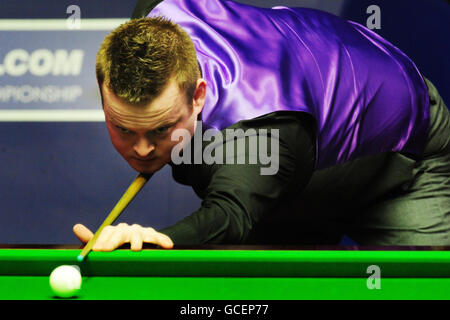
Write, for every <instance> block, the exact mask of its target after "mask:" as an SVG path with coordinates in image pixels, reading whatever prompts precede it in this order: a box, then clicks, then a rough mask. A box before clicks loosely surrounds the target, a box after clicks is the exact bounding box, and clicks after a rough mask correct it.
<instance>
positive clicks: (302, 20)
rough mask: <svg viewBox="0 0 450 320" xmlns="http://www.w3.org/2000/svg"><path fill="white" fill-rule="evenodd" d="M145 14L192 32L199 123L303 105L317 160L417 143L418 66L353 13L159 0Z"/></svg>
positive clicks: (421, 107)
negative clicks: (199, 84)
mask: <svg viewBox="0 0 450 320" xmlns="http://www.w3.org/2000/svg"><path fill="white" fill-rule="evenodd" d="M148 16H149V17H152V16H165V17H167V18H169V19H170V20H171V21H173V22H175V23H177V24H179V25H180V26H181V27H182V28H183V29H184V30H185V31H186V32H187V33H188V34H189V35H190V37H191V39H192V40H193V42H194V45H195V48H196V50H197V57H198V61H199V64H200V67H201V70H202V74H203V78H204V79H205V80H206V81H207V83H208V86H207V90H208V92H207V99H206V102H205V106H204V108H203V111H202V121H203V123H205V125H206V126H209V127H213V128H217V129H219V130H221V129H223V128H226V127H228V126H230V125H232V124H234V123H236V122H238V121H240V120H246V119H251V118H255V117H258V116H261V115H265V114H268V113H271V112H274V111H283V110H288V111H302V112H307V113H309V114H311V115H312V116H313V117H314V118H315V120H316V123H317V130H318V131H317V141H316V142H317V153H316V155H317V156H316V169H322V168H326V167H329V166H332V165H335V164H339V163H343V162H346V161H349V160H354V159H356V158H358V157H361V156H365V155H370V154H376V153H381V152H389V151H400V152H405V153H409V154H413V155H420V154H421V152H422V151H423V148H424V145H425V142H426V139H427V134H428V128H429V102H428V91H427V88H426V85H425V83H424V81H423V79H422V77H421V75H420V73H419V71H418V70H417V68H416V66H415V65H414V63H413V62H412V61H411V60H410V59H409V58H408V57H407V56H406V55H405V54H403V53H402V52H401V51H400V50H399V49H398V48H396V47H395V46H393V45H392V44H390V43H389V42H387V41H386V40H384V39H383V38H381V37H380V36H378V35H377V34H375V33H373V32H371V31H370V30H368V29H367V28H365V27H363V26H361V25H359V24H357V23H354V22H351V21H345V20H342V19H340V18H339V17H336V16H334V15H331V14H328V13H326V12H322V11H318V10H313V9H306V8H287V7H275V8H272V9H266V8H257V7H252V6H248V5H243V4H238V3H234V2H231V1H220V0H165V1H163V2H161V3H160V4H158V5H157V6H156V7H155V8H154V9H153V10H152V11H151V12H150V13H149V15H148Z"/></svg>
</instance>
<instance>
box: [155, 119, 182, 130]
mask: <svg viewBox="0 0 450 320" xmlns="http://www.w3.org/2000/svg"><path fill="white" fill-rule="evenodd" d="M181 118H182V116H178V117H177V118H175V119H174V120H165V121H162V122H161V124H159V125H158V126H157V128H161V127H170V126H173V125H175V124H177V123H178V122H180V120H181Z"/></svg>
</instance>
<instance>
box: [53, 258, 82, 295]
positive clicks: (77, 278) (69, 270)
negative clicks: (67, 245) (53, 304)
mask: <svg viewBox="0 0 450 320" xmlns="http://www.w3.org/2000/svg"><path fill="white" fill-rule="evenodd" d="M50 287H51V288H52V290H53V292H54V293H55V295H56V296H58V297H60V298H70V297H73V296H75V295H76V294H77V293H78V291H79V290H80V288H81V273H80V268H79V267H78V266H68V265H63V266H59V267H57V268H56V269H55V270H53V271H52V273H51V274H50Z"/></svg>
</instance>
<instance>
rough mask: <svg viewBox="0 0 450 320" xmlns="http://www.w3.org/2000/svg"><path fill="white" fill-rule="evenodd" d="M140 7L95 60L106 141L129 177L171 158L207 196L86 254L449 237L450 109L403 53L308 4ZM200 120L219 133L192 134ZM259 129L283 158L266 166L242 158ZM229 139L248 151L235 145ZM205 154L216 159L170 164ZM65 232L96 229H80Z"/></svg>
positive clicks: (188, 2)
mask: <svg viewBox="0 0 450 320" xmlns="http://www.w3.org/2000/svg"><path fill="white" fill-rule="evenodd" d="M138 8H142V11H141V12H139V9H137V12H136V16H135V17H136V18H137V17H141V16H146V17H148V18H141V19H135V20H131V21H130V22H128V23H126V24H124V25H122V26H120V27H119V28H117V29H116V30H114V31H113V32H112V33H111V34H110V35H108V36H107V37H106V38H105V41H104V42H103V44H102V46H101V48H100V50H99V53H98V56H97V79H98V83H99V87H100V92H101V95H102V103H103V108H104V112H105V119H106V124H107V128H108V131H109V134H110V137H111V141H112V143H113V145H114V146H115V148H116V149H117V151H118V152H119V153H120V154H121V155H122V156H123V157H124V158H125V160H126V161H127V162H128V163H129V164H130V166H131V167H133V168H134V169H135V170H136V171H138V172H143V173H153V172H155V171H157V170H159V169H161V168H162V167H163V166H164V165H165V164H170V165H171V166H172V171H173V176H174V178H175V180H177V181H178V182H180V183H184V184H187V185H191V186H192V187H193V188H194V190H195V192H196V193H197V194H198V195H199V196H200V197H201V198H202V199H203V201H202V205H201V208H200V209H199V210H197V211H196V212H194V213H192V214H191V215H190V216H188V217H186V218H185V219H183V220H182V221H180V222H178V223H177V224H175V225H173V226H170V227H168V228H165V229H163V230H159V231H156V230H154V229H152V228H145V227H142V226H139V225H136V224H135V225H131V226H129V225H128V224H119V225H118V226H111V227H108V228H105V229H104V231H103V232H102V234H101V235H100V237H99V239H98V240H97V243H96V245H95V246H94V248H93V250H103V251H110V250H114V249H115V248H117V247H118V246H120V245H122V244H123V243H127V242H129V243H131V249H132V250H140V249H141V248H142V243H143V242H149V243H154V244H157V245H159V246H161V247H163V248H172V247H173V245H174V244H203V243H234V244H244V243H247V244H248V243H253V244H256V243H258V244H336V243H338V242H339V240H340V239H341V237H342V235H343V234H348V235H350V236H351V237H352V238H353V239H354V240H356V241H357V242H358V243H360V244H370V245H449V244H450V170H449V168H450V116H449V112H448V109H447V108H446V107H445V105H444V103H443V101H442V99H441V98H440V97H439V94H438V93H437V91H436V89H435V87H434V86H433V85H432V84H431V82H429V81H428V80H426V79H424V78H423V77H422V76H421V74H420V73H419V71H418V70H417V68H416V67H415V66H414V64H413V62H412V61H411V60H410V59H409V58H408V57H406V56H405V55H404V54H403V53H402V52H400V51H399V50H398V49H397V48H395V47H394V46H393V45H391V44H390V43H388V42H387V41H386V40H384V39H382V38H381V37H379V36H378V35H376V34H374V33H372V32H371V31H369V30H367V29H366V28H364V27H362V26H360V25H358V24H356V23H353V22H348V21H343V20H341V19H339V18H338V17H335V16H333V15H330V14H327V13H324V12H320V11H316V10H310V9H301V8H276V9H261V8H255V7H251V6H246V5H241V4H237V3H234V2H231V1H226V2H225V1H223V2H222V1H219V0H207V1H206V0H204V1H198V0H195V1H194V0H165V1H144V2H141V3H140V4H139V6H138ZM163 17H167V18H169V19H170V20H171V21H169V20H167V19H166V18H163ZM196 120H200V122H197V121H196ZM210 128H216V129H217V130H220V132H221V133H223V135H220V136H219V135H216V136H215V137H216V138H217V140H215V139H203V141H202V143H201V145H200V147H199V146H198V144H197V145H196V144H195V141H196V136H197V134H198V133H199V134H200V135H201V134H204V133H206V131H207V130H209V129H210ZM227 129H234V130H235V131H236V130H239V129H241V132H250V133H249V134H245V135H237V136H228V135H227V134H226V130H227ZM251 130H253V131H251ZM180 132H181V134H180ZM194 133H195V135H194ZM193 135H194V137H193V138H191V137H192V136H193ZM204 136H205V135H203V137H204ZM262 136H265V137H268V139H269V145H270V148H269V149H270V152H269V153H273V154H276V156H277V157H276V158H274V159H272V160H273V161H272V163H271V167H270V168H269V169H271V170H268V171H270V172H269V173H268V174H267V170H266V173H265V174H264V173H263V172H264V171H263V170H264V169H267V166H266V165H267V163H263V161H257V162H256V163H255V162H251V161H246V162H245V161H244V163H243V162H242V161H240V160H242V156H243V159H247V160H248V159H250V158H252V156H256V159H261V152H262V151H261V150H264V148H261V149H258V150H256V149H254V148H252V141H253V142H255V141H257V140H258V139H260V138H261V137H262ZM187 137H189V139H188V138H187ZM220 137H224V138H223V140H221V139H219V138H220ZM253 138H257V139H256V140H254V139H253ZM252 139H253V140H252ZM258 141H259V140H258ZM233 142H234V143H237V144H238V143H239V142H243V143H244V145H245V149H244V151H242V150H241V151H239V150H238V151H237V152H235V153H233V152H231V151H229V149H227V145H229V144H232V143H233ZM258 143H259V142H258ZM263 145H264V144H263ZM258 147H261V144H258ZM266 147H267V143H266ZM232 148H234V145H233V147H232ZM206 150H214V153H211V155H213V154H214V156H213V158H214V159H215V160H218V161H215V162H214V161H213V162H211V161H209V160H210V159H209V160H208V161H205V160H204V159H203V161H201V162H195V161H193V162H192V161H190V162H189V161H184V162H183V161H180V158H183V159H184V160H186V159H188V160H192V159H193V160H195V157H196V155H199V154H203V155H204V154H205V153H206ZM220 160H224V161H220ZM228 160H231V161H228ZM233 160H234V161H233ZM143 214H145V213H143ZM74 232H75V234H76V235H77V236H78V238H80V240H82V241H84V242H86V241H88V240H89V239H90V238H91V237H92V232H91V231H89V230H88V229H87V228H85V227H84V226H82V225H76V226H74Z"/></svg>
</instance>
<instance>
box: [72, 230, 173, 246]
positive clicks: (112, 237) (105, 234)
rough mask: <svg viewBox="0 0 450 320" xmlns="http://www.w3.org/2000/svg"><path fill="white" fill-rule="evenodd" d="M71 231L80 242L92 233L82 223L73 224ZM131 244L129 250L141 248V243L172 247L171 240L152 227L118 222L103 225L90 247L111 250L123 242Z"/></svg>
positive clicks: (86, 239) (88, 237)
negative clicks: (112, 224) (116, 223)
mask: <svg viewBox="0 0 450 320" xmlns="http://www.w3.org/2000/svg"><path fill="white" fill-rule="evenodd" d="M73 232H74V233H75V235H76V236H77V237H78V239H80V241H82V242H85V243H86V242H88V241H89V240H90V239H91V238H92V237H93V236H94V234H93V233H92V232H91V230H89V229H88V228H86V227H85V226H84V225H82V224H76V225H74V226H73ZM128 242H129V243H130V244H131V250H133V251H140V250H142V243H143V242H146V243H154V244H157V245H159V246H161V247H163V248H164V249H171V248H173V242H172V240H171V239H170V238H169V237H168V236H166V235H165V234H162V233H160V232H157V231H156V230H155V229H153V228H144V227H142V226H140V225H138V224H133V225H131V226H130V225H128V224H126V223H119V224H118V225H117V226H107V227H105V228H104V229H103V230H102V232H101V233H100V236H99V237H98V239H97V241H96V242H95V243H94V246H93V247H92V250H93V251H113V250H114V249H116V248H118V247H120V246H121V245H123V244H124V243H128Z"/></svg>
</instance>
